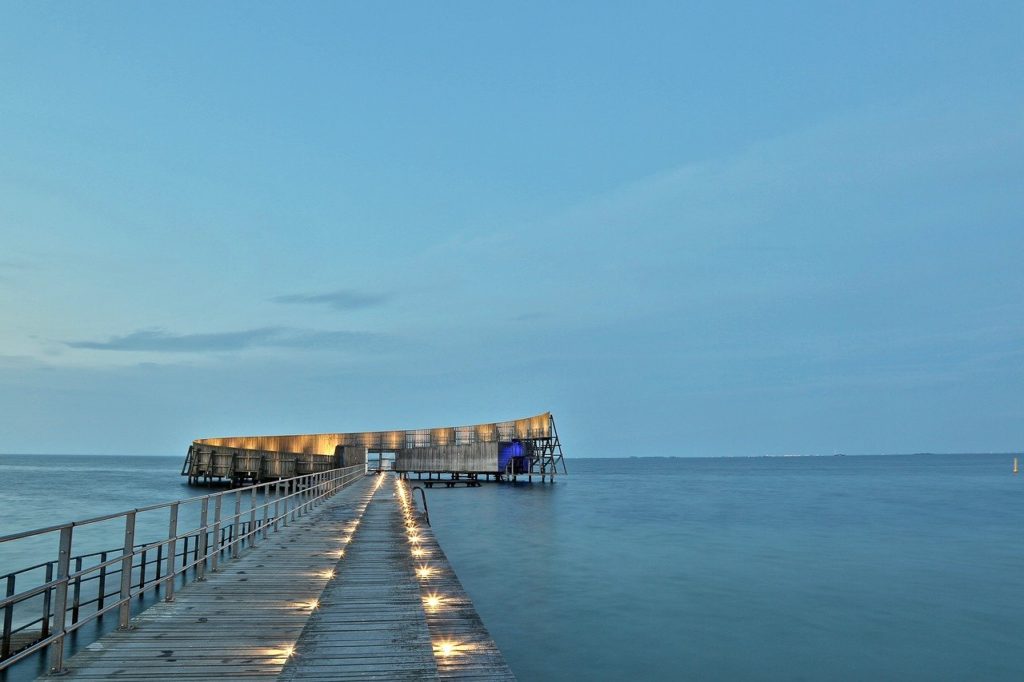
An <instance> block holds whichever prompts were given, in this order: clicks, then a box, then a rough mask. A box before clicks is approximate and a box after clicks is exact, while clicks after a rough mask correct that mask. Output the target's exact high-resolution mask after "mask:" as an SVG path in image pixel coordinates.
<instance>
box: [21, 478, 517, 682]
mask: <svg viewBox="0 0 1024 682" xmlns="http://www.w3.org/2000/svg"><path fill="white" fill-rule="evenodd" d="M407 505H408V498H407V493H406V492H405V488H404V485H403V484H402V483H401V482H400V481H397V480H396V479H395V478H394V477H393V476H392V475H389V474H384V475H381V476H367V477H365V478H363V479H361V480H359V481H357V482H356V483H353V484H351V485H350V486H349V487H347V488H345V489H342V490H340V491H339V492H337V493H336V494H334V495H333V497H330V498H328V499H327V500H326V501H325V502H324V503H323V504H322V505H321V506H319V507H318V508H315V509H313V510H312V511H311V512H310V513H308V514H306V515H305V516H302V517H300V518H299V519H297V520H296V521H294V522H293V523H292V524H291V525H290V526H289V527H287V528H283V529H281V530H280V531H279V532H276V533H273V534H272V535H270V536H269V537H268V538H267V539H264V540H263V541H262V542H260V543H259V544H257V545H256V546H255V547H254V548H252V549H251V550H249V551H248V552H246V553H244V554H243V555H242V556H241V557H240V558H239V559H237V560H234V561H231V562H226V563H223V564H221V566H220V567H219V570H218V571H216V572H207V573H206V580H204V581H200V582H194V583H191V584H189V585H188V586H186V587H184V588H182V589H180V590H178V592H177V594H176V595H175V596H174V600H173V601H170V602H161V603H158V604H156V605H154V606H152V607H150V608H149V609H147V610H146V611H144V612H142V613H141V614H140V615H138V616H136V617H135V618H133V619H132V620H131V623H130V626H131V627H130V629H128V630H120V631H115V632H111V633H109V634H107V635H105V636H103V637H101V638H100V639H99V640H97V641H96V642H94V643H93V644H91V645H89V646H87V647H86V649H85V650H84V651H82V652H80V653H78V654H76V655H74V656H72V657H71V658H70V659H68V660H67V661H66V666H65V669H66V671H67V673H66V678H70V679H82V680H99V679H104V680H106V679H117V680H138V681H140V682H141V681H142V680H147V681H150V680H154V679H175V680H218V681H219V682H223V681H224V680H244V679H252V678H260V679H281V680H300V679H301V680H355V679H388V680H395V679H439V678H451V677H460V678H479V679H514V677H513V675H512V673H511V672H510V671H509V669H508V666H507V665H506V663H505V661H504V659H503V657H502V656H501V653H500V652H499V651H498V649H497V647H496V646H495V644H494V642H493V641H492V640H491V638H490V635H489V634H488V633H487V630H486V629H485V628H484V626H483V623H482V622H481V621H480V619H479V616H477V614H476V612H475V610H474V609H473V608H472V604H471V602H470V601H469V599H468V597H466V595H465V593H464V592H463V591H462V588H461V586H460V585H459V583H458V579H457V578H456V577H455V575H454V573H453V572H452V570H451V567H450V566H449V565H448V562H447V560H446V559H445V557H444V554H443V552H442V551H441V549H440V547H439V546H437V544H436V542H435V541H434V539H433V536H432V534H431V533H430V532H429V529H428V528H423V527H422V526H421V524H419V522H418V520H417V519H416V518H415V516H414V515H413V514H412V513H411V511H410V510H409V509H408V507H407ZM39 679H40V680H45V679H52V678H49V677H47V676H43V677H40V678H39Z"/></svg>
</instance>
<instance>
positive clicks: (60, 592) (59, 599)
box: [49, 526, 74, 675]
mask: <svg viewBox="0 0 1024 682" xmlns="http://www.w3.org/2000/svg"><path fill="white" fill-rule="evenodd" d="M73 529H74V526H64V527H63V528H61V529H60V548H59V549H58V551H57V586H56V587H55V588H54V589H55V591H56V599H55V603H54V609H53V635H54V637H56V639H54V640H53V642H51V643H50V662H49V666H50V674H51V675H52V674H56V673H59V672H61V671H62V670H63V669H64V634H65V629H64V626H65V625H66V624H67V616H68V611H67V609H68V568H69V567H70V566H71V533H72V530H73Z"/></svg>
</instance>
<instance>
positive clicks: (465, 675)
mask: <svg viewBox="0 0 1024 682" xmlns="http://www.w3.org/2000/svg"><path fill="white" fill-rule="evenodd" d="M402 485H403V487H404V491H405V492H404V494H406V495H410V494H411V491H412V487H413V485H415V482H405V483H403V484H402ZM400 494H401V493H400ZM467 494H472V493H467ZM406 500H407V502H406V504H411V500H409V498H408V497H407V498H406ZM414 523H415V526H416V527H415V529H412V528H410V531H409V532H410V533H414V534H415V537H418V538H419V542H417V543H414V544H413V543H410V544H411V546H412V547H413V549H415V550H418V551H416V552H415V554H416V555H418V556H417V557H415V558H414V560H415V562H416V564H415V568H416V570H417V579H418V580H419V584H420V598H421V599H422V600H423V605H424V611H425V612H426V619H427V629H428V630H429V631H430V638H431V640H432V641H433V644H434V655H435V658H436V661H437V672H438V677H439V678H440V679H443V680H447V679H460V680H472V679H477V680H514V679H515V675H513V674H512V671H511V670H510V669H509V667H508V664H507V663H506V662H505V657H504V656H503V655H502V653H501V650H500V649H498V646H497V645H496V644H495V643H494V640H493V639H491V635H490V634H489V633H488V632H487V628H486V627H484V624H483V621H482V620H481V619H480V616H479V614H477V612H476V608H475V607H474V606H473V602H472V600H471V599H470V598H469V595H468V594H466V591H465V589H463V587H462V583H461V582H459V577H458V576H457V575H456V574H455V571H454V570H453V569H452V567H451V564H449V563H448V557H446V556H445V553H444V551H443V550H442V549H441V546H440V545H439V544H438V542H437V538H435V537H434V533H433V531H432V530H431V529H430V526H428V525H426V524H425V523H421V522H419V521H418V520H416V521H414Z"/></svg>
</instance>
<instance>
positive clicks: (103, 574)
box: [96, 552, 107, 611]
mask: <svg viewBox="0 0 1024 682" xmlns="http://www.w3.org/2000/svg"><path fill="white" fill-rule="evenodd" d="M106 563H107V553H106V552H100V564H101V566H100V584H99V587H98V588H97V594H96V610H97V611H99V610H101V609H102V608H103V603H104V601H106V598H107V595H106V592H107V567H106V566H104V565H103V564H106Z"/></svg>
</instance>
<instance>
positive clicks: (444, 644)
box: [434, 639, 459, 658]
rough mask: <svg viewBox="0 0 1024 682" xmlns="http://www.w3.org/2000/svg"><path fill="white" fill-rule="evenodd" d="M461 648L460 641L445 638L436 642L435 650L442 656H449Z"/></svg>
mask: <svg viewBox="0 0 1024 682" xmlns="http://www.w3.org/2000/svg"><path fill="white" fill-rule="evenodd" d="M458 648H459V644H458V642H453V641H452V640H450V639H444V640H441V641H440V642H435V643H434V650H435V652H436V653H437V654H439V655H440V656H441V657H442V658H448V657H449V656H451V655H452V654H454V653H456V652H457V650H458Z"/></svg>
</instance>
